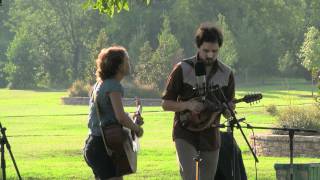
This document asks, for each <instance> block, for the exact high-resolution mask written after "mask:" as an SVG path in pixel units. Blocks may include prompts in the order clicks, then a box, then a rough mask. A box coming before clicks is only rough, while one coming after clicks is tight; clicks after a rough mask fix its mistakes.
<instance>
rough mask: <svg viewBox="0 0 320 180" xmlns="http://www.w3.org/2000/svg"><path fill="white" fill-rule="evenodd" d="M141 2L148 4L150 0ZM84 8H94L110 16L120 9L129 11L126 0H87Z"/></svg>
mask: <svg viewBox="0 0 320 180" xmlns="http://www.w3.org/2000/svg"><path fill="white" fill-rule="evenodd" d="M142 2H143V3H145V4H149V3H150V0H142ZM83 8H84V9H89V8H92V9H96V10H99V12H100V13H103V14H107V15H108V16H110V17H112V16H113V15H114V14H115V13H120V12H121V11H122V10H126V11H129V4H128V0H87V1H86V2H85V3H84V4H83Z"/></svg>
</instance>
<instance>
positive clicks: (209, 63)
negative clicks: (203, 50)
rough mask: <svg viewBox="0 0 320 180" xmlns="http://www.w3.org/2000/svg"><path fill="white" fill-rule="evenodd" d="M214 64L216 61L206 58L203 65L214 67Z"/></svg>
mask: <svg viewBox="0 0 320 180" xmlns="http://www.w3.org/2000/svg"><path fill="white" fill-rule="evenodd" d="M214 62H216V59H213V58H206V59H205V60H203V63H204V64H205V65H208V66H211V65H213V63H214Z"/></svg>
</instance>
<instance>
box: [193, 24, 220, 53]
mask: <svg viewBox="0 0 320 180" xmlns="http://www.w3.org/2000/svg"><path fill="white" fill-rule="evenodd" d="M195 36H196V37H195V40H196V44H197V47H198V48H199V47H200V46H201V45H202V44H203V43H204V42H210V43H218V44H219V47H221V46H222V43H223V35H222V32H221V30H220V29H219V28H218V27H217V26H215V25H214V24H212V23H208V22H206V23H202V24H201V25H200V26H199V28H198V29H197V31H196V35H195Z"/></svg>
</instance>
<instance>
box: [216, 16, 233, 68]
mask: <svg viewBox="0 0 320 180" xmlns="http://www.w3.org/2000/svg"><path fill="white" fill-rule="evenodd" d="M218 24H219V25H220V27H221V29H222V32H223V45H222V48H221V50H220V52H219V57H220V58H221V59H222V61H223V62H224V63H226V64H227V65H229V66H231V67H232V68H233V69H234V65H235V63H236V62H237V61H238V52H237V49H236V45H235V39H234V36H233V34H232V32H231V31H230V30H229V27H228V25H227V23H226V21H225V17H224V16H223V15H222V14H219V15H218Z"/></svg>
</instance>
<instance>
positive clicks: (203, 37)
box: [162, 23, 235, 180]
mask: <svg viewBox="0 0 320 180" xmlns="http://www.w3.org/2000/svg"><path fill="white" fill-rule="evenodd" d="M195 41H196V45H197V54H196V55H195V56H193V57H191V58H188V59H184V60H182V61H181V62H179V63H177V64H176V65H175V67H174V68H173V71H172V72H171V74H170V76H169V78H168V80H167V86H166V89H165V92H164V94H163V97H162V99H163V101H162V107H163V109H164V110H166V111H174V112H175V117H174V127H173V140H174V142H175V147H176V151H177V158H178V161H179V165H180V174H181V176H182V178H183V179H184V180H187V179H188V180H189V179H196V171H197V168H196V163H195V160H194V158H195V157H196V156H197V155H199V154H198V153H199V152H200V158H201V159H202V161H201V162H199V166H198V168H199V174H200V176H201V180H213V179H214V176H215V173H216V169H217V163H218V157H219V147H220V133H219V128H218V127H216V125H218V124H219V123H220V116H221V114H223V113H225V112H226V110H225V108H224V106H223V104H222V103H223V100H222V99H223V98H222V97H221V96H222V95H221V94H222V93H220V94H219V93H218V91H217V90H216V89H217V88H216V87H219V88H221V89H222V92H223V94H224V96H225V97H226V99H227V100H228V103H229V105H231V107H233V108H234V107H235V106H234V104H233V103H232V100H233V99H234V95H235V83H234V76H233V72H232V70H231V68H230V67H228V66H227V65H225V64H223V63H222V62H221V61H220V60H218V59H217V58H218V53H219V49H220V47H221V46H222V43H223V36H222V33H221V31H220V30H219V29H218V28H217V27H216V26H215V25H212V24H210V23H203V24H201V25H200V27H199V28H198V30H197V31H196V35H195ZM197 63H199V64H202V66H203V68H200V69H203V70H202V71H204V73H203V75H204V76H203V77H204V80H203V81H204V82H199V77H198V76H197V72H196V68H197V65H198V64H197ZM200 79H201V78H200ZM200 84H205V85H204V87H200V88H199V85H200ZM201 88H202V90H201ZM203 89H204V90H203ZM200 90H201V91H202V92H200ZM199 92H200V93H199Z"/></svg>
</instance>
